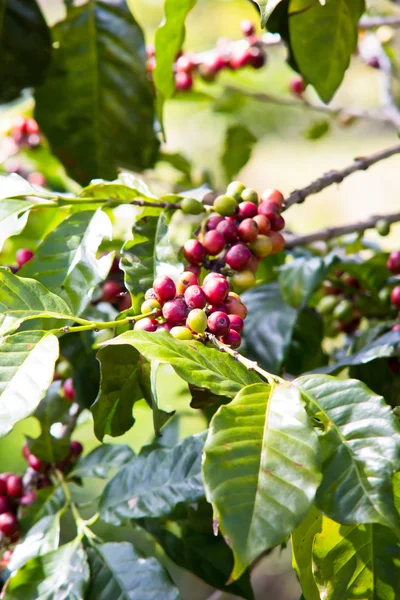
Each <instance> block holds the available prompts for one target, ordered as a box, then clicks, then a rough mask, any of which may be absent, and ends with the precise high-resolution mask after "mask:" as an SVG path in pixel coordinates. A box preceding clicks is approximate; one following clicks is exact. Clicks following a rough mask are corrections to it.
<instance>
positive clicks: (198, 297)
mask: <svg viewBox="0 0 400 600" xmlns="http://www.w3.org/2000/svg"><path fill="white" fill-rule="evenodd" d="M184 298H185V302H186V304H187V306H188V307H189V308H190V309H193V308H204V307H205V305H206V304H207V297H206V295H205V293H204V291H203V289H202V288H201V287H200V286H199V285H192V286H191V287H189V288H188V289H187V290H186V292H185V296H184Z"/></svg>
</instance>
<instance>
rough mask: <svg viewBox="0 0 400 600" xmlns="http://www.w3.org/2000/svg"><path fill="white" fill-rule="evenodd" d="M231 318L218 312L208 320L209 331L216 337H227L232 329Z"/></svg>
mask: <svg viewBox="0 0 400 600" xmlns="http://www.w3.org/2000/svg"><path fill="white" fill-rule="evenodd" d="M230 326H231V324H230V321H229V317H228V315H227V314H226V313H224V312H220V311H216V312H214V313H212V314H211V315H210V316H209V317H208V320H207V329H208V331H209V332H210V333H213V334H214V335H216V336H218V337H219V336H221V335H226V334H227V333H228V331H229V329H230Z"/></svg>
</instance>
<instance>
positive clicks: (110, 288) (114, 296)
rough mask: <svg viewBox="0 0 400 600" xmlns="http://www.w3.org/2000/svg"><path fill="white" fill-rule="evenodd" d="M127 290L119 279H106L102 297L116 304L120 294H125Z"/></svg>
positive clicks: (104, 300) (105, 300)
mask: <svg viewBox="0 0 400 600" xmlns="http://www.w3.org/2000/svg"><path fill="white" fill-rule="evenodd" d="M124 291H125V288H124V286H123V285H122V283H118V281H112V280H110V281H106V282H105V284H104V285H103V289H102V292H103V294H102V297H101V299H102V300H103V302H109V303H110V304H115V303H116V302H117V301H118V299H119V296H120V294H123V293H124Z"/></svg>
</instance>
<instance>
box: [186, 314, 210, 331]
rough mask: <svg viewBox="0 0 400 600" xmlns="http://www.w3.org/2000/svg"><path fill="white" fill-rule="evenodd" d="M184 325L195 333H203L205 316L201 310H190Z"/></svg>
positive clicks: (205, 323) (205, 322) (205, 326)
mask: <svg viewBox="0 0 400 600" xmlns="http://www.w3.org/2000/svg"><path fill="white" fill-rule="evenodd" d="M186 325H187V327H189V328H190V329H191V330H192V331H194V332H195V333H204V332H205V330H206V329H207V316H206V313H205V312H204V310H201V308H195V309H194V310H191V311H190V313H189V314H188V317H187V319H186Z"/></svg>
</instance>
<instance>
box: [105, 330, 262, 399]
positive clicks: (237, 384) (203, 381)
mask: <svg viewBox="0 0 400 600" xmlns="http://www.w3.org/2000/svg"><path fill="white" fill-rule="evenodd" d="M120 344H129V345H131V346H134V347H135V348H136V349H137V350H138V351H139V352H140V354H143V356H144V357H145V358H147V360H150V361H152V360H158V361H159V362H161V363H167V364H170V365H171V366H172V367H173V368H174V369H175V371H176V373H177V374H178V375H179V376H180V377H182V379H184V380H185V381H187V382H188V383H193V384H194V385H197V386H199V387H203V388H207V389H209V390H210V391H211V392H213V393H214V394H218V395H225V396H230V397H232V396H234V395H235V394H237V392H238V391H240V389H241V388H242V387H243V386H245V385H249V384H251V383H255V382H257V381H259V378H258V377H257V375H256V374H255V373H253V372H251V371H248V370H247V369H246V367H244V366H243V365H242V364H241V363H238V362H236V361H235V359H234V358H232V357H231V356H229V355H228V354H225V353H223V352H219V351H218V350H215V349H214V348H207V347H205V346H204V345H203V344H201V343H200V342H196V341H189V342H181V341H179V340H176V339H175V338H173V337H172V335H171V334H169V333H168V332H166V331H160V332H157V333H149V332H147V331H127V332H126V333H123V334H122V335H119V336H118V337H116V338H114V339H113V340H110V341H109V342H107V343H106V344H105V345H107V346H114V345H115V346H118V345H120Z"/></svg>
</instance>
